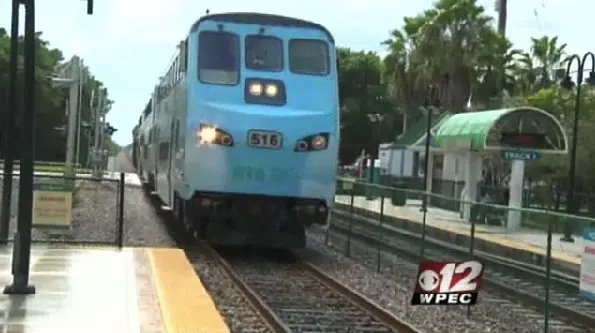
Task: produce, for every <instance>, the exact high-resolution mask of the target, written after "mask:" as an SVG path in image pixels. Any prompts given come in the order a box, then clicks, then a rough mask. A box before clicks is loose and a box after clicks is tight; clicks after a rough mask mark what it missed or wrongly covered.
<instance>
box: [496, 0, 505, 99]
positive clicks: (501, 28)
mask: <svg viewBox="0 0 595 333" xmlns="http://www.w3.org/2000/svg"><path fill="white" fill-rule="evenodd" d="M496 11H497V12H498V33H499V34H500V35H501V36H502V37H503V38H505V37H506V19H507V16H508V0H496ZM502 51H505V50H502ZM499 62H500V63H499V64H498V82H497V85H498V86H497V88H498V94H499V95H498V97H499V104H500V105H498V108H502V107H503V104H504V80H505V78H506V75H504V59H503V57H500V61H499Z"/></svg>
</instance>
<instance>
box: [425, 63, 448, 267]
mask: <svg viewBox="0 0 595 333" xmlns="http://www.w3.org/2000/svg"><path fill="white" fill-rule="evenodd" d="M448 84H449V76H448V74H446V75H445V76H444V78H443V81H442V82H441V83H439V84H431V85H429V86H428V88H427V90H426V97H425V100H424V109H425V111H426V113H427V123H426V144H425V147H424V151H425V160H424V196H423V201H422V205H421V211H422V212H423V218H422V229H421V247H420V257H421V258H424V254H425V253H424V252H425V245H424V243H425V241H426V219H427V213H428V196H429V194H430V193H429V192H430V191H431V190H429V189H428V187H429V181H430V177H429V175H428V173H429V171H430V170H429V169H430V145H431V143H432V113H433V112H434V111H435V110H439V109H440V104H441V98H442V97H444V96H445V93H446V92H448Z"/></svg>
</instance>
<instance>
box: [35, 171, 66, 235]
mask: <svg viewBox="0 0 595 333" xmlns="http://www.w3.org/2000/svg"><path fill="white" fill-rule="evenodd" d="M32 222H33V226H35V227H58V228H69V227H70V224H71V223H72V186H71V185H70V184H67V183H66V184H65V183H58V182H57V183H36V184H35V185H34V191H33V221H32Z"/></svg>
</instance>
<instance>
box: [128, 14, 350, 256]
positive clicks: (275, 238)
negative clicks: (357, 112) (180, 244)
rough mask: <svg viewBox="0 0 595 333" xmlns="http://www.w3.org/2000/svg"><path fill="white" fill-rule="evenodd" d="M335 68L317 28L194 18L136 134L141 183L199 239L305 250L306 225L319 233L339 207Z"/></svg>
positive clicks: (330, 47)
mask: <svg viewBox="0 0 595 333" xmlns="http://www.w3.org/2000/svg"><path fill="white" fill-rule="evenodd" d="M336 64H337V59H336V51H335V46H334V39H333V36H332V35H331V33H330V32H329V31H328V30H327V29H326V28H325V27H323V26H321V25H319V24H316V23H312V22H308V21H304V20H300V19H295V18H289V17H284V16H278V15H269V14H259V13H221V14H211V15H206V16H203V17H201V18H200V19H199V20H198V21H197V22H196V23H194V24H193V25H192V27H191V29H190V33H189V34H188V36H187V38H186V39H185V40H184V41H182V42H181V43H180V44H179V46H178V51H177V52H176V56H175V57H174V60H173V62H172V64H171V65H170V66H169V69H168V71H167V72H166V74H165V75H164V76H163V77H161V78H160V80H159V84H158V85H157V86H156V88H155V90H154V93H153V94H152V96H151V99H150V101H149V102H148V103H147V105H146V107H145V109H144V110H143V112H142V114H141V116H140V119H139V123H138V125H137V126H136V127H135V128H134V131H133V135H134V143H133V152H134V156H133V162H134V163H135V165H136V168H137V169H138V172H139V174H140V175H141V178H142V179H143V181H144V182H145V183H146V186H147V187H148V188H149V189H150V190H151V191H152V194H153V195H157V196H159V198H160V199H161V201H162V202H163V208H164V209H171V210H172V211H173V215H174V217H175V221H176V222H177V223H180V224H181V225H183V226H184V227H185V228H186V230H187V231H188V232H190V233H192V235H193V236H195V237H196V238H198V239H204V240H206V241H208V242H209V243H211V244H218V245H260V246H270V247H278V248H303V247H305V245H306V237H305V230H306V228H307V227H308V226H310V225H313V224H321V225H326V224H327V223H328V219H329V214H330V213H329V212H330V210H331V208H332V205H333V202H334V193H335V177H336V170H337V158H338V148H339V129H340V115H339V97H338V80H337V65H336Z"/></svg>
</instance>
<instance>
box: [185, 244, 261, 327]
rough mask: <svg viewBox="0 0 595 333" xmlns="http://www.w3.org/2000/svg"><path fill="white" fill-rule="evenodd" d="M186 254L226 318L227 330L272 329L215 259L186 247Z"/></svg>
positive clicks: (216, 305)
mask: <svg viewBox="0 0 595 333" xmlns="http://www.w3.org/2000/svg"><path fill="white" fill-rule="evenodd" d="M186 255H187V256H188V258H189V259H190V260H191V261H192V264H193V265H194V267H195V268H196V271H197V273H198V275H199V276H200V280H201V282H202V283H203V285H204V286H205V288H206V289H207V290H208V291H209V294H210V295H211V297H212V299H213V302H215V307H216V308H217V310H218V311H219V313H221V315H222V316H223V318H224V319H225V322H226V323H227V325H228V327H229V329H230V332H232V333H244V332H245V333H248V332H250V333H268V332H271V330H270V329H269V327H268V326H266V324H265V323H264V322H263V321H262V318H261V317H260V316H259V315H258V314H257V313H256V312H255V311H254V309H253V308H252V307H251V306H250V304H249V303H248V302H246V300H245V299H244V297H243V296H242V294H241V293H240V292H239V291H238V290H237V289H236V287H235V285H234V284H233V282H232V281H231V280H230V279H229V277H228V275H227V273H226V272H225V270H224V269H223V268H222V267H221V266H220V265H219V264H218V263H216V262H214V261H213V260H212V259H210V258H209V257H208V256H207V255H206V254H205V253H202V252H199V251H192V250H188V251H186Z"/></svg>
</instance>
